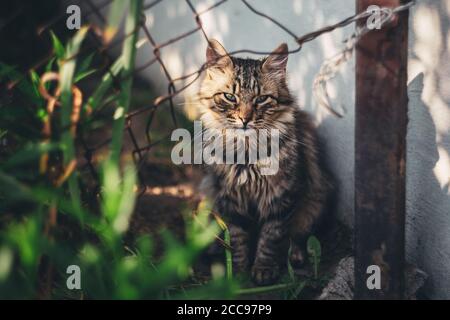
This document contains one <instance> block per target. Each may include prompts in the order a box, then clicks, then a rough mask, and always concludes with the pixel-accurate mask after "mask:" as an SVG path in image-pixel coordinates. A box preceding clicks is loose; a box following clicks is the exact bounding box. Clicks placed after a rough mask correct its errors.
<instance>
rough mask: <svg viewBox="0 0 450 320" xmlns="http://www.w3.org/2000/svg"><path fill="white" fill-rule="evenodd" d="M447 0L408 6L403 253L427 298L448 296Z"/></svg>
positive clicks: (449, 75) (449, 36) (449, 133)
mask: <svg viewBox="0 0 450 320" xmlns="http://www.w3.org/2000/svg"><path fill="white" fill-rule="evenodd" d="M449 22H450V1H449V0H421V1H418V4H417V5H416V6H415V8H414V9H413V11H412V16H411V22H410V45H409V49H410V50H409V65H408V68H409V70H408V78H409V79H408V81H409V82H408V95H409V124H408V138H407V143H408V146H407V148H408V153H407V170H406V174H407V194H406V198H407V202H406V207H407V225H406V239H407V243H406V254H407V257H408V258H409V260H410V261H411V262H413V263H415V264H417V265H418V266H420V267H421V268H422V269H424V270H425V271H426V272H427V273H428V274H429V275H430V279H429V281H428V282H427V286H426V292H427V294H428V295H429V296H430V298H445V299H450V193H449V182H450V33H449V27H450V24H449Z"/></svg>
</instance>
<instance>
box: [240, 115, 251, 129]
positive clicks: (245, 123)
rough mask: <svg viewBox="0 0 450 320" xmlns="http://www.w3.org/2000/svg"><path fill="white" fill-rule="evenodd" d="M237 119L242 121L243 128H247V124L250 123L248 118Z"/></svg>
mask: <svg viewBox="0 0 450 320" xmlns="http://www.w3.org/2000/svg"><path fill="white" fill-rule="evenodd" d="M239 119H241V121H242V126H243V127H244V128H247V124H248V123H249V122H250V118H241V117H239Z"/></svg>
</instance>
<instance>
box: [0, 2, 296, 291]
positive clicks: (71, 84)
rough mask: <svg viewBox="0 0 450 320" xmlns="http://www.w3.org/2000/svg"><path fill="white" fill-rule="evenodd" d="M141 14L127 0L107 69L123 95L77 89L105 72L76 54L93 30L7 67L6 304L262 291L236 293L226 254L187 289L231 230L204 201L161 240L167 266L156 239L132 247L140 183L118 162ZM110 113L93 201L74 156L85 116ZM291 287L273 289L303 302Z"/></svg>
mask: <svg viewBox="0 0 450 320" xmlns="http://www.w3.org/2000/svg"><path fill="white" fill-rule="evenodd" d="M123 3H124V1H114V2H113V4H112V5H111V7H110V11H111V12H110V14H109V20H108V21H107V30H108V39H111V38H112V35H113V34H115V33H116V32H117V31H118V30H117V27H115V26H119V25H120V23H118V20H117V19H119V18H120V16H121V15H120V14H117V12H120V11H121V12H124V10H123V8H122V6H123ZM140 11H141V1H130V8H129V10H128V12H127V14H126V17H125V19H126V23H125V27H124V28H125V30H124V34H130V35H131V36H128V37H126V38H125V40H124V42H123V44H122V46H123V47H122V54H121V55H120V56H119V58H118V59H117V61H115V62H114V63H113V64H112V67H111V72H112V73H114V74H115V75H116V76H119V77H121V79H122V80H121V81H120V90H119V92H117V90H116V91H115V92H114V93H111V91H112V90H111V87H112V82H113V81H112V79H111V74H110V73H109V72H105V73H104V75H102V77H101V81H99V82H98V85H96V88H95V90H94V91H93V93H92V94H91V95H90V96H89V97H87V98H86V97H83V93H82V92H81V90H80V89H78V87H79V84H78V83H79V82H82V81H83V80H84V79H87V78H89V77H91V75H92V74H93V73H97V74H98V72H99V70H96V69H95V68H93V67H92V61H93V54H84V53H83V52H82V51H81V48H82V44H83V40H84V39H85V37H86V35H87V34H88V32H90V30H89V29H88V28H87V27H82V28H81V29H80V30H78V31H77V32H76V33H74V34H73V36H72V37H71V38H70V39H69V41H67V44H66V45H64V44H63V43H62V42H61V41H60V40H59V39H58V37H57V36H56V35H54V34H52V44H53V52H54V55H53V57H52V58H51V59H50V60H49V61H48V63H47V65H46V66H42V67H40V68H39V69H38V70H33V71H30V72H28V73H23V72H19V71H17V70H16V68H15V67H13V66H9V65H6V64H4V63H0V84H2V86H0V88H1V90H2V92H0V99H1V100H0V103H1V108H0V142H1V146H0V160H1V162H0V298H3V299H5V298H6V299H159V298H164V299H176V298H232V297H235V296H237V295H239V294H250V293H261V292H264V290H265V289H264V288H250V289H241V288H240V286H239V285H238V283H237V281H236V280H235V279H234V278H233V276H232V270H231V258H230V252H229V251H228V250H227V251H226V253H225V254H224V257H223V264H221V265H220V266H219V267H218V268H212V272H211V273H212V276H211V278H210V279H208V280H207V281H201V282H200V281H193V280H192V279H193V271H192V270H193V265H194V263H195V261H196V259H197V258H198V257H199V256H200V254H201V253H202V252H203V251H204V250H205V249H206V248H207V246H209V245H210V244H211V243H212V242H213V241H214V239H215V237H217V234H220V233H221V232H223V230H225V242H229V235H227V232H226V225H224V224H223V222H221V221H220V220H219V221H217V220H214V219H210V217H209V214H210V204H209V203H208V202H207V201H204V202H201V204H200V206H199V208H198V209H197V210H196V211H197V212H196V218H195V219H192V215H191V214H190V213H189V214H186V215H185V216H186V232H185V239H184V240H183V241H180V240H177V239H176V237H174V236H173V235H172V234H171V233H170V232H163V239H164V245H165V249H164V255H163V256H162V257H161V258H158V259H157V258H155V255H154V254H153V251H154V250H153V248H154V245H153V244H154V243H153V242H152V239H151V238H150V235H147V236H142V237H139V238H137V239H135V241H133V243H132V244H131V245H129V244H126V241H125V234H126V232H127V230H128V226H129V221H130V217H131V216H132V214H133V210H134V205H135V202H136V196H137V189H138V187H137V184H138V183H137V179H136V168H135V167H134V166H133V164H132V162H131V161H128V163H125V164H124V161H123V159H121V157H120V154H121V150H122V145H123V141H122V140H123V131H124V122H125V118H124V115H125V114H126V112H127V111H128V109H129V104H130V98H131V97H130V96H131V88H132V76H131V75H132V71H133V66H134V57H135V51H136V38H137V34H136V30H137V29H138V28H137V26H138V23H139V21H138V20H139V17H140V13H141V12H140ZM3 84H6V85H7V86H8V89H9V90H4V89H3V88H4V86H3ZM9 92H14V97H10V96H9ZM105 106H107V107H108V108H113V109H112V111H111V110H110V112H109V113H108V114H109V118H107V122H109V126H110V127H112V139H111V141H110V143H109V145H108V150H107V156H106V157H104V159H102V160H101V163H100V164H99V168H98V169H99V171H100V177H99V186H98V188H97V191H98V192H97V191H92V188H88V186H87V183H86V182H85V181H84V179H83V173H82V172H81V171H80V170H79V166H77V161H78V158H79V157H77V152H78V153H79V150H78V145H79V138H80V132H81V131H82V132H83V134H86V133H87V134H89V132H90V130H91V129H93V127H95V126H96V125H98V123H97V122H95V121H89V120H90V117H92V116H93V115H95V114H96V112H98V111H99V110H100V109H102V108H104V107H105ZM111 106H112V107H111ZM114 108H115V109H114ZM119 111H120V112H119ZM78 156H79V155H78ZM125 162H126V161H125ZM92 194H95V196H94V197H92ZM92 198H94V201H92ZM86 199H91V201H87V200H86ZM73 266H78V267H79V270H80V272H81V274H80V276H81V277H80V280H81V281H80V283H79V286H78V285H77V281H76V280H74V279H73V277H71V276H72V275H73V274H74V269H73ZM75 268H76V267H75ZM292 280H293V275H292V273H291V279H290V282H289V283H282V284H279V285H275V286H272V287H271V288H268V290H272V289H286V290H290V291H287V292H291V293H293V294H294V295H296V294H298V292H299V290H300V289H301V285H300V286H299V285H297V284H295V282H294V281H292ZM73 286H75V289H74V287H73ZM246 290H247V291H246ZM252 290H254V291H252ZM255 290H256V291H255Z"/></svg>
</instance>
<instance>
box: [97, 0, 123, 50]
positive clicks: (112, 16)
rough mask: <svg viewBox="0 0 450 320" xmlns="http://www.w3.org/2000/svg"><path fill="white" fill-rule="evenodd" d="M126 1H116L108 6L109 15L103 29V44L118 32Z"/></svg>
mask: <svg viewBox="0 0 450 320" xmlns="http://www.w3.org/2000/svg"><path fill="white" fill-rule="evenodd" d="M126 3H127V2H126V1H123V0H116V1H113V3H112V4H111V6H110V9H109V14H108V23H107V25H106V28H105V32H104V33H103V41H104V42H105V43H109V42H110V41H111V40H112V39H113V38H114V36H115V35H116V33H117V31H118V30H119V26H120V22H121V21H122V18H123V14H124V12H125V11H126V10H125V6H126Z"/></svg>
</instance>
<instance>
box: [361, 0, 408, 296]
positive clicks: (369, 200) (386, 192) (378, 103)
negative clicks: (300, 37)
mask: <svg viewBox="0 0 450 320" xmlns="http://www.w3.org/2000/svg"><path fill="white" fill-rule="evenodd" d="M402 3H404V1H402V0H357V1H356V6H357V12H362V11H365V10H366V9H367V7H368V6H370V5H378V6H380V7H391V8H394V7H397V6H399V5H400V4H402ZM361 23H366V21H362V22H361ZM407 49H408V10H406V11H403V12H402V13H400V14H399V16H398V18H396V19H395V21H394V22H392V23H391V24H389V25H386V26H384V27H383V28H381V29H380V30H372V31H371V32H369V33H368V34H366V35H365V36H363V38H361V40H360V41H359V43H358V46H357V50H356V107H355V108H356V124H355V249H356V252H355V298H356V299H402V298H404V283H405V281H404V260H405V259H404V255H405V253H404V252H405V250H404V249H405V240H404V237H405V150H406V124H407V105H408V97H407V83H406V82H407V73H406V71H407V57H408V55H407ZM370 265H376V266H378V267H379V268H380V270H381V289H372V290H370V289H369V288H368V286H367V280H368V278H369V277H370V275H371V274H373V271H372V272H371V273H367V268H368V267H369V266H370Z"/></svg>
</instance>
